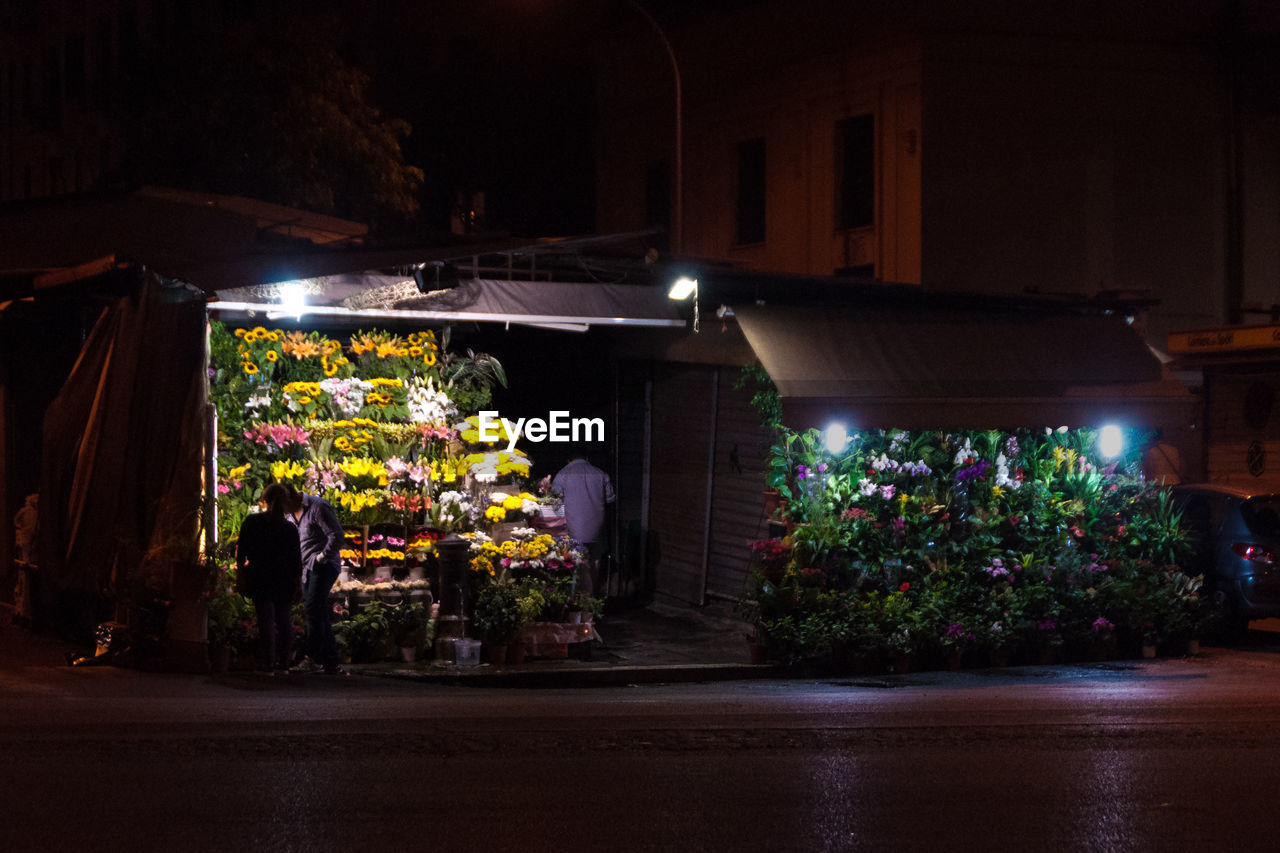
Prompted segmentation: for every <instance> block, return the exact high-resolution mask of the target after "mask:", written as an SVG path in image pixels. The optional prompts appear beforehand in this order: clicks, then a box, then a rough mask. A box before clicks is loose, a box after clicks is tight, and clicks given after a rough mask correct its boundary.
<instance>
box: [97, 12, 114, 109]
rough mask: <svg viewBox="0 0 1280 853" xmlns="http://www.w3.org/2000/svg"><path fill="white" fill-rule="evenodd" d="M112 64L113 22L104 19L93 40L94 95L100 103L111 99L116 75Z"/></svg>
mask: <svg viewBox="0 0 1280 853" xmlns="http://www.w3.org/2000/svg"><path fill="white" fill-rule="evenodd" d="M114 73H115V72H114V68H113V66H112V64H111V22H110V21H102V22H100V23H99V24H98V29H97V31H96V32H95V33H94V41H93V97H94V100H96V101H98V102H99V103H106V102H108V101H110V100H111V84H112V82H114V81H113V77H114Z"/></svg>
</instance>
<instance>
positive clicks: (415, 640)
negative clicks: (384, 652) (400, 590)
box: [386, 602, 431, 647]
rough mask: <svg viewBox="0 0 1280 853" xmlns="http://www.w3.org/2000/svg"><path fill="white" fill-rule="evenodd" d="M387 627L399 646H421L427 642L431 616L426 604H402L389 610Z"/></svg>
mask: <svg viewBox="0 0 1280 853" xmlns="http://www.w3.org/2000/svg"><path fill="white" fill-rule="evenodd" d="M386 615H387V627H388V628H389V630H390V631H391V639H392V640H393V641H394V642H395V644H396V645H397V646H415V647H417V646H421V645H423V644H424V643H425V642H426V635H427V626H428V624H429V623H430V621H431V620H430V615H429V613H428V611H427V607H426V605H425V604H421V603H418V602H413V603H406V604H401V605H400V606H398V607H391V608H388V610H387V614H386Z"/></svg>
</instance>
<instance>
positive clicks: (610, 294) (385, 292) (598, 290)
mask: <svg viewBox="0 0 1280 853" xmlns="http://www.w3.org/2000/svg"><path fill="white" fill-rule="evenodd" d="M282 285H289V286H296V287H301V288H303V289H304V290H305V296H304V299H305V302H306V308H305V314H304V316H306V315H308V314H309V315H312V316H317V317H320V316H325V317H345V318H349V319H351V320H353V321H356V322H359V321H361V320H364V319H377V320H381V321H386V320H394V319H396V318H403V319H405V320H414V321H418V320H441V321H457V322H468V321H474V322H495V323H523V324H529V325H555V324H566V325H578V326H592V325H610V326H671V327H682V326H684V325H685V321H684V320H683V319H682V318H681V317H680V315H679V310H678V308H677V306H676V304H675V303H673V302H672V301H671V300H670V299H668V298H667V297H666V293H665V291H663V290H662V289H661V288H657V287H650V286H645V285H634V284H607V283H605V284H601V283H575V282H559V281H507V280H501V279H464V280H462V281H460V282H458V284H457V286H456V287H451V288H447V289H441V290H437V291H432V292H431V293H427V294H424V293H422V292H420V291H419V290H418V287H417V285H416V284H415V283H414V281H413V279H412V278H411V277H408V276H386V275H371V274H370V275H336V276H325V277H323V278H318V279H308V280H305V281H299V282H296V283H293V282H286V283H276V284H266V285H257V286H254V287H244V288H235V289H230V290H220V291H218V293H217V296H218V300H217V301H215V302H211V303H209V309H210V310H211V311H214V312H217V313H219V314H220V315H222V316H227V315H232V314H241V315H243V314H247V313H248V312H254V313H255V314H272V313H278V314H280V315H281V316H292V314H291V312H289V311H287V310H285V309H283V308H282V307H281V304H280V301H281V299H282V297H283V292H282Z"/></svg>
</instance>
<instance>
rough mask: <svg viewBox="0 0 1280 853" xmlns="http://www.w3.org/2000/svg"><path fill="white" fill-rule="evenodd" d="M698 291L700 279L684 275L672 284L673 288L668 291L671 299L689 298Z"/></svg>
mask: <svg viewBox="0 0 1280 853" xmlns="http://www.w3.org/2000/svg"><path fill="white" fill-rule="evenodd" d="M697 292H698V280H697V279H696V278H690V277H689V276H687V275H682V276H680V277H679V278H678V279H676V280H675V282H674V283H673V284H672V285H671V289H670V290H668V291H667V297H668V298H669V299H677V300H678V299H688V298H689V297H690V295H695V294H697Z"/></svg>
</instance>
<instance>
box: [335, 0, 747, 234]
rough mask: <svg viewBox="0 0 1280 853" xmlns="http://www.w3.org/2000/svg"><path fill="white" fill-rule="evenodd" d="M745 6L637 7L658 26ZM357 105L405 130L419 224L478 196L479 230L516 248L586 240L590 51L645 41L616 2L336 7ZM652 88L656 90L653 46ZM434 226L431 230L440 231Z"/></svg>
mask: <svg viewBox="0 0 1280 853" xmlns="http://www.w3.org/2000/svg"><path fill="white" fill-rule="evenodd" d="M746 2H750V0H709V1H708V0H704V1H703V2H696V0H695V1H694V2H690V1H689V0H685V2H676V0H647V2H645V3H644V4H643V5H644V7H645V8H646V9H648V10H649V11H650V13H651V14H652V15H653V16H654V17H655V19H657V20H658V21H659V23H660V24H661V25H662V26H663V27H664V28H666V27H670V26H675V25H677V24H679V23H680V22H681V21H682V20H684V19H686V18H689V17H691V16H695V15H705V14H714V13H715V12H717V11H720V10H723V9H726V8H730V7H734V6H741V5H744V4H745V3H746ZM333 9H334V11H335V13H336V14H337V15H339V17H340V18H341V20H342V26H343V31H344V33H345V38H346V44H345V45H344V46H343V52H344V54H345V55H346V57H347V59H348V61H349V62H351V64H353V65H355V66H356V67H358V68H361V69H363V70H365V71H366V72H367V73H369V74H370V75H371V76H372V78H373V84H372V86H371V88H370V92H369V98H370V101H371V102H372V103H373V104H375V105H376V106H378V107H379V108H381V109H382V110H383V112H384V113H385V114H386V115H389V116H396V117H399V118H403V119H406V120H407V121H409V122H410V123H411V124H412V125H413V134H412V135H411V136H410V137H409V139H408V140H407V142H406V144H405V154H406V160H407V161H408V162H410V163H412V164H414V165H417V166H420V167H421V168H423V169H424V170H425V172H426V175H427V180H426V187H425V194H424V204H423V216H424V217H427V216H429V215H431V214H435V215H436V216H447V212H448V209H449V194H450V191H451V190H456V189H462V188H467V187H470V188H474V189H480V190H484V191H485V193H486V207H487V211H486V212H487V219H488V222H489V225H490V226H491V227H492V228H496V229H500V230H506V231H510V232H512V233H513V234H515V235H517V236H553V235H554V236H560V235H572V234H583V233H590V232H592V231H593V230H594V212H595V211H594V208H595V203H594V196H593V193H594V185H595V141H594V136H593V119H594V108H595V107H594V101H595V74H594V68H593V50H595V45H596V44H597V43H598V41H599V39H600V38H601V37H602V36H603V35H605V34H607V33H610V32H614V33H622V34H626V33H628V32H634V33H637V34H638V36H640V37H644V38H654V36H653V35H652V34H651V33H650V32H649V31H648V25H647V24H645V22H644V21H643V20H642V19H641V18H640V17H639V16H638V14H637V13H636V12H635V10H634V9H633V8H631V7H630V5H629V3H628V2H627V0H432V2H424V3H415V4H409V3H404V2H396V0H370V2H365V3H360V4H351V3H336V4H334V6H333ZM654 52H655V56H654V63H653V68H652V70H653V73H654V75H655V80H656V82H658V83H660V84H662V85H669V83H668V82H667V77H666V75H667V73H668V71H667V67H668V66H667V64H666V60H665V57H664V56H663V55H662V53H661V46H660V45H658V44H656V43H655V46H654ZM439 224H444V223H443V220H441V222H440V223H439Z"/></svg>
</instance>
